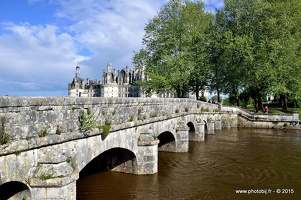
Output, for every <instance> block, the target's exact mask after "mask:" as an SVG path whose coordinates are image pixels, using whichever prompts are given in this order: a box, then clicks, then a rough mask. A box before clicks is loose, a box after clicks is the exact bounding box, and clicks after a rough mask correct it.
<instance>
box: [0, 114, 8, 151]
mask: <svg viewBox="0 0 301 200" xmlns="http://www.w3.org/2000/svg"><path fill="white" fill-rule="evenodd" d="M5 122H6V117H1V129H0V144H1V145H2V144H6V143H7V142H8V140H9V135H8V134H6V133H5Z"/></svg>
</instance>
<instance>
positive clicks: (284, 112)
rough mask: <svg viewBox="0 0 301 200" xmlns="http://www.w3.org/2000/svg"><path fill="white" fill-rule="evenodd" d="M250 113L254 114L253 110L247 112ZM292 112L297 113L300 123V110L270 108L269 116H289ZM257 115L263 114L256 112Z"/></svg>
mask: <svg viewBox="0 0 301 200" xmlns="http://www.w3.org/2000/svg"><path fill="white" fill-rule="evenodd" d="M248 111H250V112H253V113H255V110H254V109H252V110H249V109H248ZM293 112H298V113H299V121H301V108H289V109H288V110H283V109H280V108H270V109H269V114H280V115H281V114H291V113H293ZM258 114H264V112H262V111H261V110H259V111H258Z"/></svg>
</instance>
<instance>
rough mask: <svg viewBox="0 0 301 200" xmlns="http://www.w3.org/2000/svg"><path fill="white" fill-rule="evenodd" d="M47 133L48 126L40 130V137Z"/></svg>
mask: <svg viewBox="0 0 301 200" xmlns="http://www.w3.org/2000/svg"><path fill="white" fill-rule="evenodd" d="M46 135H47V130H46V128H44V129H43V130H41V131H40V133H39V137H46Z"/></svg>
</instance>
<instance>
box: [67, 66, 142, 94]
mask: <svg viewBox="0 0 301 200" xmlns="http://www.w3.org/2000/svg"><path fill="white" fill-rule="evenodd" d="M143 79H144V74H143V72H142V70H139V69H137V68H134V70H130V69H129V67H128V66H127V67H126V68H125V69H122V70H118V71H117V74H116V70H115V69H112V64H111V63H109V64H108V65H107V71H105V70H103V74H102V81H100V80H89V79H88V78H87V79H86V80H84V79H82V78H81V77H80V67H79V66H77V67H76V73H75V77H74V78H73V81H72V83H69V84H68V96H70V97H144V95H143V93H142V92H141V90H140V89H139V88H138V86H137V84H136V82H137V81H139V80H143Z"/></svg>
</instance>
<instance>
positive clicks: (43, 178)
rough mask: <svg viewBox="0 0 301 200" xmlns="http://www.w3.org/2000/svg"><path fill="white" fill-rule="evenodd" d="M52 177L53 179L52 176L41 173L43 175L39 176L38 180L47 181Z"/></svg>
mask: <svg viewBox="0 0 301 200" xmlns="http://www.w3.org/2000/svg"><path fill="white" fill-rule="evenodd" d="M52 177H53V174H50V173H43V174H41V176H40V179H41V180H47V179H51V178H52Z"/></svg>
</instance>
